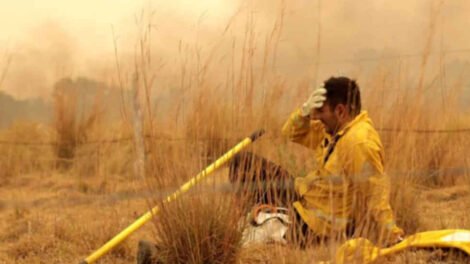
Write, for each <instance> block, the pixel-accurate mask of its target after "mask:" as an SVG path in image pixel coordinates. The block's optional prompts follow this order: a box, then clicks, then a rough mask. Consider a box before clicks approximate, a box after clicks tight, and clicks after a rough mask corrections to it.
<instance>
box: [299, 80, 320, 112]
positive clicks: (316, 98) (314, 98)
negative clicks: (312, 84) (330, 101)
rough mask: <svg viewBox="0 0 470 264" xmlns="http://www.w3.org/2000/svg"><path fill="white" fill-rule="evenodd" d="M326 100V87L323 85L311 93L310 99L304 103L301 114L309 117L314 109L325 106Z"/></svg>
mask: <svg viewBox="0 0 470 264" xmlns="http://www.w3.org/2000/svg"><path fill="white" fill-rule="evenodd" d="M325 100H326V89H325V88H323V87H319V88H317V89H316V90H315V91H313V93H312V94H311V95H310V97H309V98H308V100H307V101H306V102H305V103H304V104H303V105H302V110H301V115H302V116H303V117H308V116H309V115H310V114H311V113H312V111H313V110H314V109H319V108H321V107H322V106H323V103H324V102H325Z"/></svg>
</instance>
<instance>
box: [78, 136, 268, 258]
mask: <svg viewBox="0 0 470 264" xmlns="http://www.w3.org/2000/svg"><path fill="white" fill-rule="evenodd" d="M264 132H265V131H264V129H260V130H258V131H256V132H254V133H253V134H251V136H249V137H247V138H245V139H244V140H242V141H241V142H240V143H238V144H237V145H236V146H235V147H233V148H232V149H231V150H229V151H227V152H226V153H225V154H224V155H222V156H221V157H220V158H219V159H217V160H216V161H215V162H213V163H212V164H210V165H209V166H207V167H206V168H205V169H204V170H203V171H201V172H200V173H199V174H197V175H196V176H194V177H193V178H191V179H190V180H189V181H188V182H186V183H185V184H183V185H182V186H181V187H180V188H179V189H178V190H177V191H175V192H174V193H173V194H170V195H169V196H168V197H167V198H166V199H164V200H163V202H167V203H169V202H171V201H173V200H176V199H177V198H178V197H179V196H180V195H182V194H183V193H185V192H187V191H188V190H189V189H190V188H191V187H193V186H194V185H196V184H197V183H198V182H200V181H201V180H203V179H204V178H205V177H206V176H207V175H209V174H210V173H212V172H213V171H214V170H215V169H217V168H219V167H221V166H222V165H224V164H225V163H226V162H227V161H228V160H229V159H230V158H232V157H233V156H234V155H236V154H237V153H238V152H240V151H241V150H242V149H243V148H245V147H247V146H248V145H250V144H251V143H253V142H254V141H255V140H256V139H257V138H259V137H260V136H262V135H263V134H264ZM159 210H160V207H159V206H155V207H154V208H152V209H151V210H149V211H148V212H147V213H145V214H144V215H142V216H141V217H140V218H139V219H137V220H136V221H135V222H134V223H132V224H131V225H129V226H128V227H127V228H126V229H124V230H122V231H121V232H120V233H119V234H117V235H116V236H115V237H113V238H112V239H111V240H109V241H108V242H107V243H106V244H104V245H103V246H102V247H101V248H99V249H98V250H96V251H95V252H93V253H92V254H91V255H90V256H88V257H87V258H86V259H84V260H82V261H81V262H80V263H79V264H90V263H93V262H95V261H96V260H97V259H99V258H100V257H101V256H103V255H104V254H106V253H107V252H108V251H110V250H111V249H113V248H114V247H115V246H116V245H118V244H119V243H121V242H122V241H123V240H124V239H126V238H127V237H128V236H129V235H131V234H132V233H133V232H134V231H136V230H137V229H139V228H140V227H141V226H142V225H143V224H145V223H146V222H147V221H148V220H150V219H151V218H152V216H154V215H156V214H158V211H159Z"/></svg>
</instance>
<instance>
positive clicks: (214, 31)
mask: <svg viewBox="0 0 470 264" xmlns="http://www.w3.org/2000/svg"><path fill="white" fill-rule="evenodd" d="M283 7H284V9H283ZM0 10H2V15H1V16H0V25H1V26H0V27H1V30H0V32H1V33H0V41H1V42H0V48H1V51H2V52H3V53H4V54H9V56H11V58H12V62H11V64H10V65H9V68H8V73H7V76H6V79H5V81H4V82H3V83H2V86H1V87H0V90H2V91H4V92H6V93H8V94H11V95H12V96H14V97H15V98H18V99H25V98H31V97H42V98H44V99H46V100H49V99H50V96H51V92H52V87H53V84H54V82H55V81H57V80H58V79H60V78H63V77H69V76H71V77H77V76H86V77H89V78H93V79H97V80H98V81H104V82H115V81H116V65H115V43H116V47H117V52H118V60H119V62H120V63H121V64H122V65H123V67H124V70H129V69H126V68H125V67H126V65H127V66H128V68H131V67H132V61H133V57H134V54H135V52H136V47H137V46H136V45H137V44H138V40H139V36H140V31H142V28H143V25H144V24H145V23H143V22H140V20H141V18H142V17H143V16H142V15H141V14H142V10H144V11H145V14H144V16H147V17H151V18H150V21H151V24H152V26H153V28H154V29H153V31H152V43H151V46H152V48H151V50H152V53H153V55H152V56H154V57H156V58H158V60H157V62H159V63H161V64H162V65H165V67H168V68H169V69H171V68H172V67H175V66H174V65H175V64H176V63H177V62H178V58H179V57H181V54H179V53H180V51H178V49H179V44H180V43H183V45H186V47H188V50H187V53H188V54H189V53H191V52H193V51H194V50H195V48H194V47H195V46H199V47H201V53H202V54H206V55H207V54H208V52H209V51H210V50H211V49H213V47H214V46H216V45H217V43H223V45H222V46H223V48H221V49H220V54H221V55H220V56H224V54H225V53H227V54H228V53H229V50H230V47H231V44H230V43H231V42H232V41H233V40H234V39H238V42H237V45H239V46H240V45H241V44H242V40H241V39H242V38H243V36H244V34H245V31H246V24H247V23H248V22H247V21H248V20H249V19H251V20H250V21H251V22H250V23H251V26H252V27H253V28H254V31H255V34H254V40H253V41H254V43H256V45H257V46H259V47H263V45H264V43H265V40H266V38H267V37H268V36H269V34H270V33H271V31H272V28H273V26H274V25H275V23H276V22H279V19H280V17H281V15H280V14H281V11H282V14H283V24H282V34H281V35H280V38H279V46H278V47H277V51H276V54H277V55H276V65H275V66H276V68H277V70H278V71H279V72H280V73H281V74H285V75H295V77H298V78H312V79H313V77H312V76H313V75H314V72H315V71H314V69H316V63H319V65H318V70H317V71H316V72H317V73H316V74H317V75H318V79H319V80H322V79H324V78H326V77H328V76H331V75H334V74H337V73H339V72H341V73H343V74H348V75H352V76H354V77H356V78H366V75H367V72H368V71H367V70H364V68H367V67H370V68H372V67H376V66H377V64H378V63H379V62H378V61H374V60H373V61H367V60H366V61H363V62H358V63H356V62H353V61H351V60H357V59H370V58H381V57H382V58H388V57H390V56H392V57H393V56H395V57H398V55H405V56H404V59H405V60H406V63H409V65H408V68H410V69H413V68H415V67H419V65H420V63H421V56H419V54H421V53H423V52H424V51H425V49H426V45H427V43H429V39H431V40H432V45H431V46H430V47H431V52H434V53H439V52H441V51H443V50H445V51H454V52H448V53H446V57H445V66H446V67H451V66H450V65H451V64H453V63H456V61H458V62H459V63H460V64H459V65H465V61H467V60H468V59H469V58H470V52H469V51H463V52H462V51H461V50H462V49H464V50H465V49H468V48H469V47H470V37H469V35H468V34H466V29H468V28H469V27H470V20H469V19H468V14H469V13H470V2H468V1H461V0H460V1H459V0H450V1H423V0H406V1H386V0H363V1H354V0H340V1H324V0H323V1H321V2H319V1H318V0H316V1H310V0H297V1H285V3H284V4H283V3H282V2H280V1H271V0H263V1H246V2H240V1H239V2H237V1H223V0H205V1H192V0H177V1H153V2H149V1H131V0H114V1H111V0H102V1H91V0H86V1H76V2H74V1H58V0H43V1H25V0H23V1H16V2H15V1H13V2H5V1H4V2H3V3H1V4H0ZM250 16H251V17H250ZM229 21H231V22H230V23H231V24H230V27H229V29H228V31H227V32H226V33H225V35H223V34H224V33H223V32H224V29H225V28H226V26H227V25H228V24H229ZM431 22H433V23H434V27H432V26H431ZM319 28H320V29H321V31H320V33H319V32H318V29H319ZM318 36H320V47H319V50H317V40H318ZM430 37H431V38H430ZM318 51H319V58H317V52H318ZM456 51H457V52H456ZM204 52H206V53H204ZM407 55H416V56H410V57H406V56H407ZM187 56H189V55H187ZM255 56H258V57H257V58H260V57H261V56H262V54H261V53H258V54H257V55H256V54H255ZM434 57H435V58H433V59H434V60H432V59H430V63H429V64H430V65H431V66H430V71H431V72H432V71H433V69H432V65H433V64H435V63H436V62H437V61H436V60H437V59H438V57H439V56H434ZM462 63H463V64H462ZM258 64H260V63H258ZM4 65H5V59H4V61H3V62H1V63H0V66H4ZM258 66H259V65H258ZM464 68H465V67H464V66H462V69H460V70H464ZM412 71H413V70H411V72H410V74H412ZM170 72H171V71H170ZM464 75H465V74H464Z"/></svg>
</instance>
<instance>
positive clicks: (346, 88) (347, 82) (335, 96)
mask: <svg viewBox="0 0 470 264" xmlns="http://www.w3.org/2000/svg"><path fill="white" fill-rule="evenodd" d="M324 87H325V89H326V91H327V93H326V98H327V102H328V103H329V104H330V107H331V108H332V109H334V108H335V107H336V106H337V105H338V104H344V105H345V106H346V107H347V108H348V110H349V112H350V113H351V114H352V115H357V114H359V113H360V112H361V93H360V91H359V86H358V85H357V83H356V81H355V80H351V79H349V78H347V77H331V78H329V79H328V80H326V81H325V83H324Z"/></svg>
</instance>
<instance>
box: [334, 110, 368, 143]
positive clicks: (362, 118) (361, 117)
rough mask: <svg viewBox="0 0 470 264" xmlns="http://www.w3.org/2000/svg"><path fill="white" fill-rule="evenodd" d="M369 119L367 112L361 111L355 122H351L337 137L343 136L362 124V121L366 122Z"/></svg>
mask: <svg viewBox="0 0 470 264" xmlns="http://www.w3.org/2000/svg"><path fill="white" fill-rule="evenodd" d="M368 118H369V116H368V115H367V111H361V112H360V113H359V114H358V115H357V116H356V117H355V118H354V119H353V120H351V121H349V122H348V123H347V124H346V125H345V126H344V127H343V129H341V130H340V131H339V132H338V133H336V136H337V137H341V136H343V135H344V134H345V133H346V132H347V131H348V130H349V129H350V128H351V127H353V126H354V125H356V124H357V123H360V122H362V121H365V120H367V119H368Z"/></svg>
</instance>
